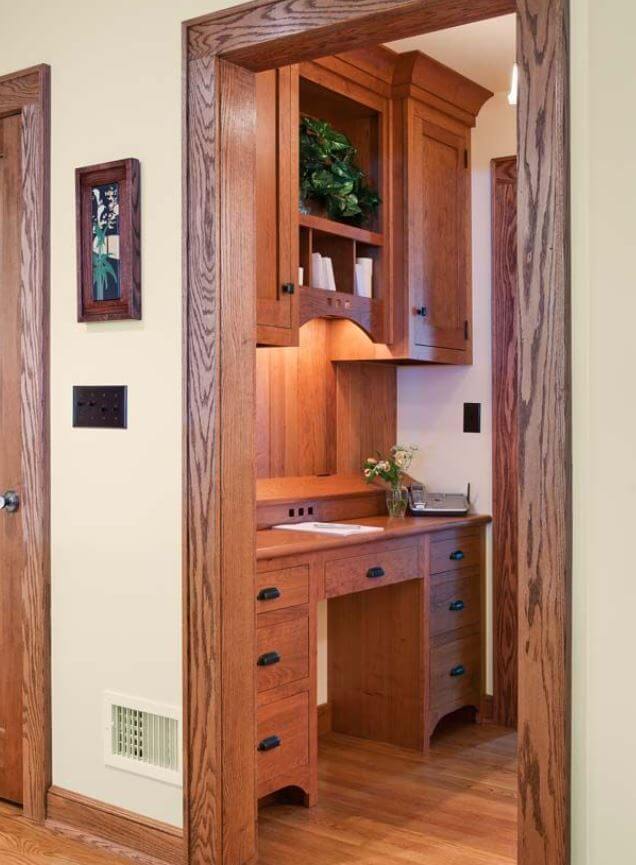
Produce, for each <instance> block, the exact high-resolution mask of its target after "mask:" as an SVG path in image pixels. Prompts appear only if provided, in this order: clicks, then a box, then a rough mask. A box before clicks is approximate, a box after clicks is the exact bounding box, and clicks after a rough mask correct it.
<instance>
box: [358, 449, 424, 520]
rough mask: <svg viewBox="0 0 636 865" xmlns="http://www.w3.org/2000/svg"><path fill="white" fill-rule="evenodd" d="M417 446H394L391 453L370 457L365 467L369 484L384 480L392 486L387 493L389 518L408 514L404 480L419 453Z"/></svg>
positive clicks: (364, 470) (365, 474) (365, 475)
mask: <svg viewBox="0 0 636 865" xmlns="http://www.w3.org/2000/svg"><path fill="white" fill-rule="evenodd" d="M417 450H418V449H417V447H415V445H394V446H393V447H392V448H391V453H390V454H389V455H388V456H386V457H382V456H381V455H380V454H378V458H377V459H375V458H374V457H368V458H367V459H366V460H365V463H364V466H363V472H364V478H365V480H366V482H367V483H368V484H370V483H372V482H373V481H375V480H378V479H380V480H383V481H384V482H385V483H387V484H389V485H390V490H389V492H387V508H388V511H389V516H392V517H403V516H404V514H405V513H406V503H407V495H406V490H405V489H404V487H403V485H402V478H403V476H404V475H405V473H406V472H407V471H408V469H409V468H410V466H411V463H412V462H413V457H414V456H415V454H416V453H417Z"/></svg>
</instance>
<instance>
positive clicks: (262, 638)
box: [256, 607, 309, 693]
mask: <svg viewBox="0 0 636 865" xmlns="http://www.w3.org/2000/svg"><path fill="white" fill-rule="evenodd" d="M296 610H297V611H298V612H296ZM290 613H292V614H291V615H290ZM261 622H264V623H265V624H263V625H261ZM308 676H309V611H308V608H307V607H298V608H294V610H293V611H281V612H280V613H272V614H271V615H267V616H259V619H258V628H257V631H256V688H257V691H258V692H259V693H261V692H262V691H269V690H270V689H271V688H277V687H279V686H280V685H287V684H289V683H290V682H296V681H298V680H300V679H306V678H307V677H308Z"/></svg>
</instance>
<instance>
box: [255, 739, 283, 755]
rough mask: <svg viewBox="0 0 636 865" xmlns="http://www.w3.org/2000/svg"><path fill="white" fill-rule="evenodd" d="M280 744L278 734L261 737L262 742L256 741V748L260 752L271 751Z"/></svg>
mask: <svg viewBox="0 0 636 865" xmlns="http://www.w3.org/2000/svg"><path fill="white" fill-rule="evenodd" d="M281 744H282V743H281V741H280V739H279V738H278V736H268V737H267V739H263V741H262V742H259V743H258V750H259V751H261V752H264V751H273V750H274V748H280V746H281Z"/></svg>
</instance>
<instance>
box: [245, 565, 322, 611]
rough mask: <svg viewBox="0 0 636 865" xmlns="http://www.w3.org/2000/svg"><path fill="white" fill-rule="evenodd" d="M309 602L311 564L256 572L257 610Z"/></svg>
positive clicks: (268, 609) (275, 608)
mask: <svg viewBox="0 0 636 865" xmlns="http://www.w3.org/2000/svg"><path fill="white" fill-rule="evenodd" d="M308 603H309V565H300V566H299V567H297V568H282V569H281V570H278V571H267V572H266V573H264V574H256V612H257V613H269V612H271V611H272V610H280V609H283V608H284V607H295V606H297V605H298V604H308Z"/></svg>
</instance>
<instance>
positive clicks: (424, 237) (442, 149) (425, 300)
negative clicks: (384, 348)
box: [407, 110, 470, 351]
mask: <svg viewBox="0 0 636 865" xmlns="http://www.w3.org/2000/svg"><path fill="white" fill-rule="evenodd" d="M408 147H409V172H408V192H407V194H408V200H409V226H408V235H409V240H408V247H409V282H410V296H411V316H412V323H413V324H412V334H413V341H414V343H415V345H416V346H432V347H435V348H441V349H452V350H458V351H466V350H467V349H468V347H469V322H468V317H469V313H468V306H469V304H468V297H469V290H470V287H469V285H468V276H469V268H468V255H469V243H470V233H469V214H468V208H469V203H470V199H469V185H468V151H467V147H466V139H465V137H464V136H462V135H458V134H455V133H453V132H451V131H449V130H447V129H444V128H442V127H441V126H436V125H435V124H433V123H430V122H429V121H427V120H426V119H424V118H423V117H421V116H419V115H418V113H417V111H416V110H415V111H413V113H412V114H411V124H410V135H409V143H408Z"/></svg>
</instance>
